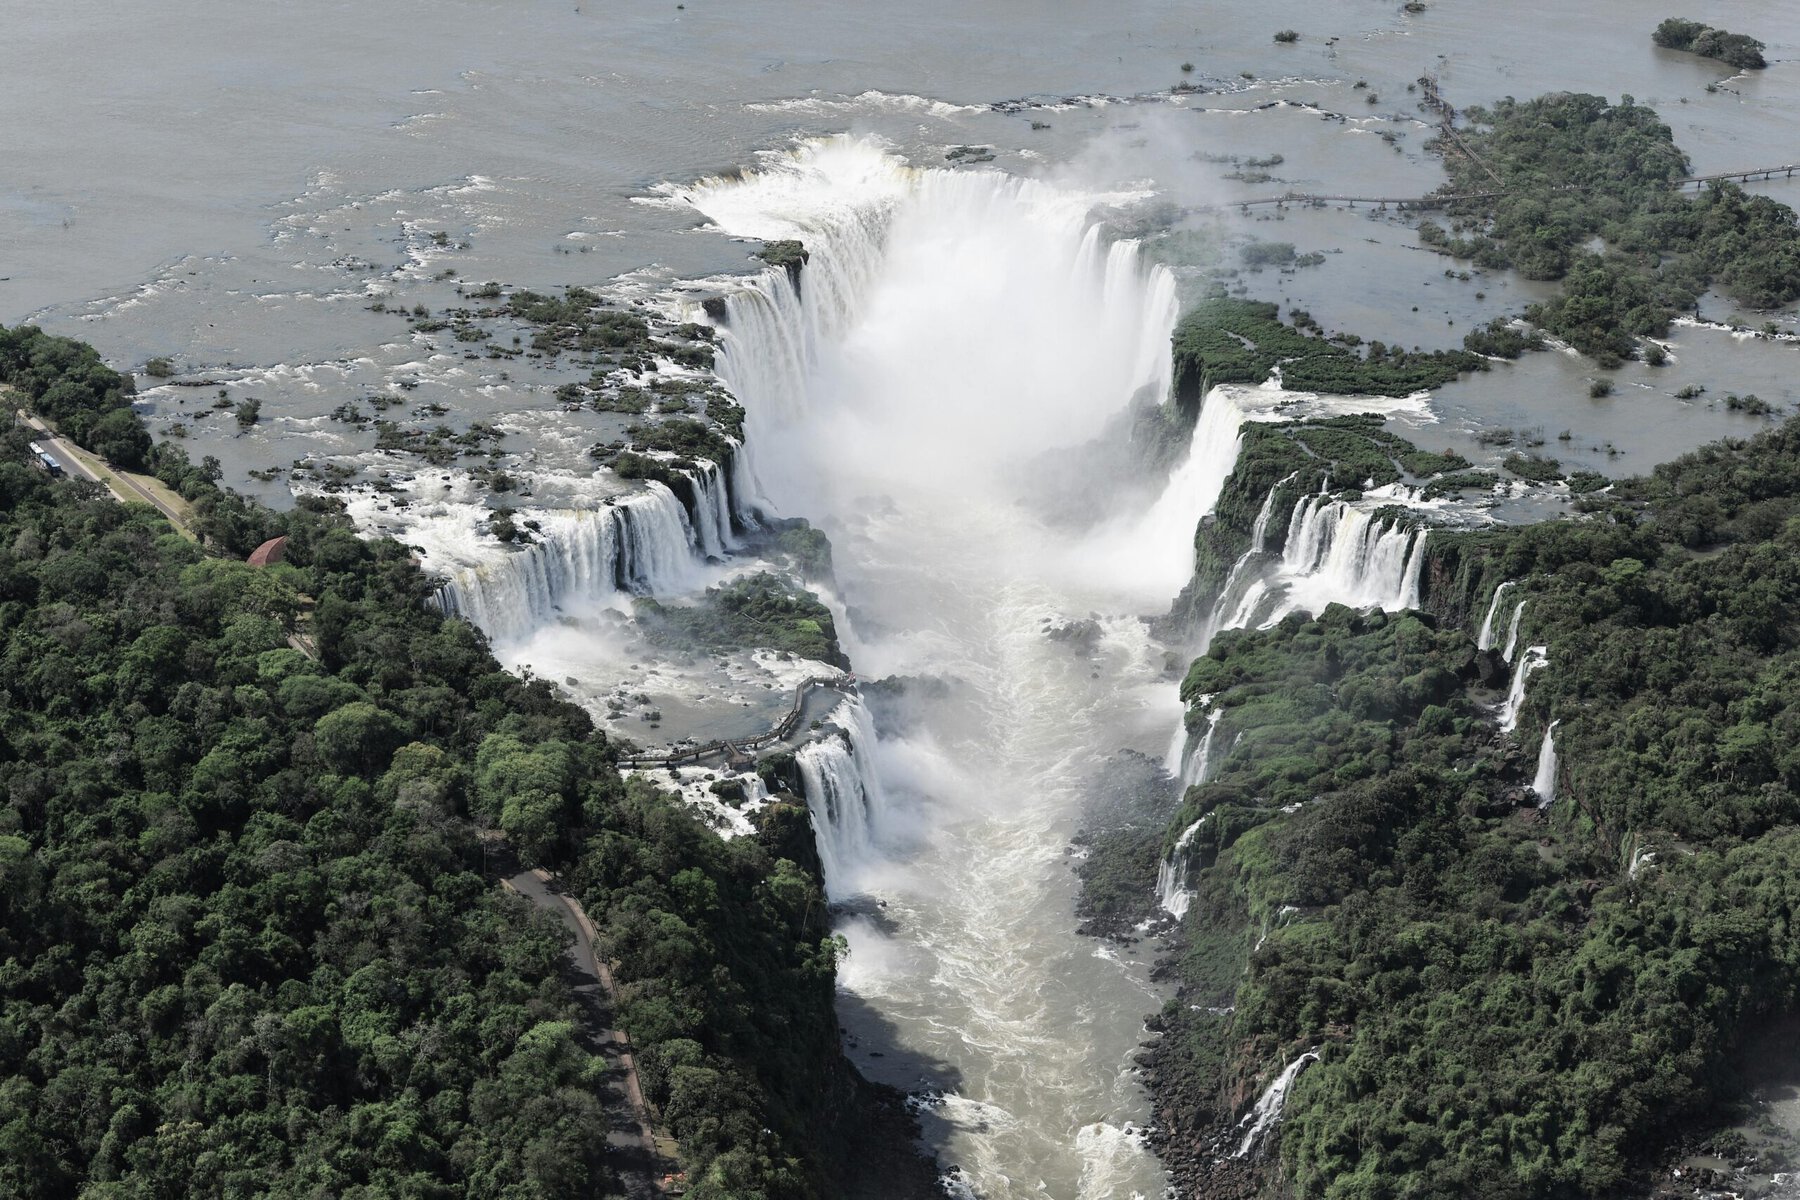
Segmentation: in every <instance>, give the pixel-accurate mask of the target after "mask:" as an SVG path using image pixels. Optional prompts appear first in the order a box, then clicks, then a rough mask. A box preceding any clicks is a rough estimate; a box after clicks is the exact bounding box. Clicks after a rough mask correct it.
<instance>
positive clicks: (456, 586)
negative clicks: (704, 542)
mask: <svg viewBox="0 0 1800 1200" xmlns="http://www.w3.org/2000/svg"><path fill="white" fill-rule="evenodd" d="M714 470H715V472H716V470H717V469H716V468H715V469H714ZM537 519H538V520H539V522H540V525H541V528H540V529H539V530H538V540H537V541H535V542H533V543H532V544H530V545H529V546H526V547H524V548H522V549H517V550H509V551H507V552H506V553H504V554H502V555H501V556H500V557H499V558H496V559H493V560H490V561H488V562H483V563H480V564H477V565H475V566H471V567H464V568H462V569H460V570H457V571H456V572H454V573H453V574H452V575H451V577H450V580H449V582H447V583H446V584H444V586H443V587H441V588H440V589H438V594H437V600H438V605H439V607H441V608H442V609H443V611H444V612H445V613H446V614H447V615H449V616H457V617H462V618H464V619H465V620H467V621H469V622H470V623H471V624H473V625H475V626H477V627H478V628H480V629H481V630H482V632H484V633H486V634H487V635H488V637H490V638H492V639H493V640H494V641H496V642H504V641H510V640H513V639H516V638H520V637H524V636H525V635H527V634H529V633H531V632H532V631H533V630H535V629H537V628H539V627H540V626H542V625H544V624H546V623H548V622H550V621H553V620H555V619H557V617H558V616H559V615H560V614H561V613H562V612H564V611H565V609H566V608H567V607H568V606H570V605H585V604H604V603H607V602H609V601H611V600H612V599H613V598H614V597H615V596H617V595H618V594H619V593H621V592H623V593H632V594H643V593H649V592H658V591H671V590H676V589H678V588H680V587H682V586H683V585H685V584H686V583H687V582H689V579H690V575H691V573H692V570H693V567H694V556H695V553H696V550H697V549H698V545H697V541H696V536H695V533H694V529H693V526H692V525H691V524H690V523H689V521H688V515H687V510H686V509H685V508H684V507H683V506H682V503H681V501H680V500H677V499H676V498H675V493H673V492H671V491H670V490H669V489H668V488H667V487H665V486H663V485H662V484H661V483H658V482H655V481H651V482H650V483H648V484H647V485H646V489H645V491H644V492H642V493H640V494H638V495H634V496H630V497H628V498H626V499H623V500H620V501H618V502H617V503H614V504H609V505H606V506H603V507H601V508H598V509H593V510H564V511H558V512H549V513H544V514H542V515H541V516H540V517H539V518H537ZM721 544H722V543H721Z"/></svg>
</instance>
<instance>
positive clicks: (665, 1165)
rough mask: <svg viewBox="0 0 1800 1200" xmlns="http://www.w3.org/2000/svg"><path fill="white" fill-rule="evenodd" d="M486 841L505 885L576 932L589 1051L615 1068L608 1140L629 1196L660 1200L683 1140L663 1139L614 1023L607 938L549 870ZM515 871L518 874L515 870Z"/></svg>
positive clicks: (607, 1098) (670, 1185) (495, 837)
mask: <svg viewBox="0 0 1800 1200" xmlns="http://www.w3.org/2000/svg"><path fill="white" fill-rule="evenodd" d="M483 838H484V841H485V842H486V843H487V845H488V853H489V854H490V855H492V856H495V857H497V858H499V860H500V862H501V864H502V865H501V866H500V871H501V881H500V882H501V886H503V887H505V888H506V889H507V890H508V891H511V892H515V893H517V894H518V895H521V896H523V897H525V898H526V899H527V900H529V901H531V902H532V903H533V904H535V905H537V906H538V907H539V908H541V909H543V910H544V911H545V912H549V913H552V914H554V915H555V916H556V918H557V919H558V920H560V921H561V922H562V923H563V924H564V925H565V926H566V927H567V928H568V929H569V931H570V932H571V933H573V934H574V935H575V944H574V945H573V946H571V947H570V948H569V959H570V963H571V966H572V967H573V968H574V971H575V973H576V975H577V976H578V977H580V978H584V979H586V980H589V981H590V982H586V983H580V984H577V985H576V986H575V988H574V992H575V999H576V1001H577V1002H578V1003H579V1004H580V1005H581V1007H582V1010H583V1012H584V1014H585V1016H586V1022H585V1024H586V1027H587V1033H588V1037H587V1041H588V1049H589V1050H590V1051H591V1052H592V1053H595V1054H598V1055H600V1056H601V1057H603V1058H604V1059H605V1060H606V1062H607V1066H608V1068H609V1070H608V1071H607V1077H606V1083H605V1086H604V1091H605V1094H604V1095H603V1096H602V1100H603V1102H604V1103H605V1106H606V1110H607V1113H608V1115H609V1118H610V1120H609V1123H608V1128H607V1132H606V1143H607V1147H608V1151H609V1154H608V1157H609V1160H610V1165H611V1166H612V1169H613V1171H614V1172H615V1173H616V1174H617V1175H618V1177H619V1183H620V1185H621V1186H622V1187H623V1188H624V1192H625V1195H626V1196H628V1197H630V1200H658V1198H659V1197H661V1196H663V1195H665V1194H672V1193H673V1192H675V1191H678V1190H679V1185H678V1184H676V1183H675V1180H674V1177H673V1176H672V1175H671V1172H672V1171H673V1170H674V1167H673V1166H672V1163H673V1161H674V1155H675V1143H674V1141H673V1140H672V1139H669V1138H666V1137H665V1138H662V1139H660V1140H659V1139H658V1137H657V1135H656V1132H655V1129H654V1127H653V1125H652V1123H651V1119H650V1109H649V1106H648V1105H647V1104H645V1103H644V1091H643V1087H642V1086H641V1085H640V1084H639V1082H638V1072H637V1062H636V1060H635V1059H634V1057H633V1056H632V1053H631V1042H630V1039H628V1038H627V1037H626V1036H625V1032H624V1031H623V1030H621V1029H618V1028H616V1027H615V1026H614V1024H613V1021H614V1015H613V1014H614V1005H615V1003H616V996H617V991H616V989H615V987H614V985H613V977H612V968H611V966H609V965H608V964H607V962H606V960H605V959H603V958H601V957H600V954H599V952H598V951H597V949H596V943H597V942H598V940H599V936H600V935H599V933H598V932H597V931H596V930H595V929H594V923H593V922H592V921H590V920H588V915H587V913H585V912H583V911H582V908H581V905H580V904H579V903H578V902H577V901H576V900H575V898H574V897H572V896H570V895H569V894H568V893H567V892H565V891H564V890H563V888H562V884H561V883H560V882H558V881H557V880H556V878H555V877H554V876H552V875H551V874H550V873H549V872H548V871H546V870H544V869H543V868H541V867H534V868H533V869H531V870H529V871H514V870H513V868H515V867H517V866H518V864H517V862H516V861H513V858H512V850H511V848H510V847H509V846H507V844H506V841H505V839H504V838H503V837H501V836H500V835H499V834H498V833H496V832H494V831H487V832H486V833H484V834H483ZM509 871H512V872H513V873H511V874H507V872H509Z"/></svg>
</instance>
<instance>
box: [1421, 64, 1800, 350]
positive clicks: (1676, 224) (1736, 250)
mask: <svg viewBox="0 0 1800 1200" xmlns="http://www.w3.org/2000/svg"><path fill="white" fill-rule="evenodd" d="M1464 116H1465V117H1466V118H1467V120H1468V122H1469V127H1468V128H1467V129H1465V130H1463V131H1461V135H1460V136H1461V140H1462V144H1463V146H1464V147H1466V148H1467V150H1468V153H1467V154H1465V153H1463V152H1462V151H1461V149H1459V148H1457V147H1453V146H1444V145H1440V147H1439V148H1440V149H1441V150H1443V151H1444V154H1443V159H1444V169H1445V171H1446V172H1447V173H1448V174H1449V176H1450V181H1449V183H1447V184H1446V185H1445V186H1444V188H1443V189H1442V190H1443V192H1444V194H1445V195H1448V196H1475V197H1478V198H1471V199H1461V200H1456V201H1453V202H1451V203H1450V204H1449V205H1448V206H1447V213H1448V215H1449V219H1450V228H1448V229H1445V228H1443V227H1442V226H1441V225H1439V224H1437V223H1436V222H1430V221H1427V222H1425V223H1423V224H1421V226H1420V227H1419V237H1420V240H1421V241H1423V242H1424V243H1425V244H1426V245H1429V246H1434V247H1436V248H1438V249H1440V250H1442V251H1444V252H1446V253H1448V254H1451V255H1454V256H1455V257H1457V258H1464V259H1472V260H1474V261H1475V262H1477V263H1479V264H1480V265H1482V266H1484V267H1490V268H1495V269H1499V268H1508V267H1510V268H1512V269H1514V270H1516V271H1518V272H1519V273H1520V274H1522V275H1524V276H1525V277H1526V278H1528V279H1546V280H1560V281H1561V282H1562V290H1561V292H1560V293H1559V294H1558V295H1556V296H1555V297H1553V298H1552V299H1550V300H1548V301H1546V302H1544V303H1542V304H1536V305H1533V306H1532V307H1531V308H1529V309H1527V310H1526V313H1525V318H1526V319H1527V320H1528V321H1530V322H1531V323H1532V324H1534V325H1536V326H1538V327H1539V328H1542V329H1544V330H1546V331H1548V332H1549V333H1552V334H1554V335H1555V336H1556V337H1558V338H1561V339H1562V340H1563V341H1565V342H1567V343H1569V344H1570V345H1572V346H1574V347H1575V348H1576V349H1577V350H1580V351H1581V352H1582V353H1583V354H1587V355H1591V356H1592V357H1593V358H1594V359H1595V360H1596V362H1598V363H1599V365H1600V366H1602V367H1616V366H1618V365H1619V364H1620V363H1622V362H1623V361H1624V360H1626V359H1628V358H1635V357H1644V358H1646V359H1648V360H1649V361H1651V362H1653V363H1655V362H1660V361H1661V357H1660V355H1661V350H1660V348H1658V347H1656V346H1655V345H1653V344H1652V343H1649V342H1647V341H1646V340H1645V339H1648V338H1652V337H1660V336H1662V335H1663V334H1665V333H1667V332H1668V328H1669V322H1670V320H1671V319H1673V318H1674V317H1675V316H1677V315H1679V314H1680V313H1683V312H1687V311H1691V310H1692V309H1693V308H1694V306H1695V304H1696V303H1697V302H1698V301H1699V299H1700V297H1701V296H1702V295H1703V294H1705V293H1706V292H1707V291H1708V290H1709V289H1710V288H1714V287H1717V288H1719V289H1720V290H1722V291H1724V292H1725V294H1727V295H1728V296H1730V297H1731V298H1733V299H1734V300H1736V301H1737V302H1738V303H1740V304H1743V305H1744V306H1745V307H1747V308H1753V309H1766V308H1775V307H1779V306H1781V305H1786V304H1790V303H1792V302H1793V301H1794V300H1796V299H1800V224H1796V221H1795V216H1794V210H1793V209H1792V208H1790V207H1788V206H1787V205H1785V204H1782V203H1780V202H1778V201H1776V200H1773V199H1770V198H1769V197H1767V196H1760V195H1754V194H1751V193H1749V192H1746V191H1745V190H1744V189H1743V188H1741V187H1739V186H1738V185H1736V184H1734V183H1728V182H1717V183H1710V184H1707V185H1706V186H1705V187H1704V188H1703V189H1701V190H1700V191H1699V192H1698V193H1683V192H1681V191H1678V190H1677V189H1676V188H1675V187H1674V186H1673V181H1675V180H1677V179H1681V178H1683V177H1685V176H1687V175H1688V173H1689V166H1688V162H1687V157H1686V156H1685V155H1684V154H1682V152H1681V150H1680V149H1679V148H1678V147H1677V146H1676V145H1675V139H1674V135H1673V134H1672V133H1671V132H1670V131H1669V127H1668V126H1667V125H1665V124H1663V122H1662V121H1661V119H1660V118H1658V117H1657V115H1656V113H1655V111H1654V110H1652V109H1651V108H1649V107H1648V106H1645V105H1640V104H1637V103H1635V102H1634V101H1633V100H1632V98H1631V97H1629V96H1626V97H1622V98H1621V99H1620V101H1619V103H1618V104H1608V103H1607V102H1606V100H1605V99H1604V98H1602V97H1600V96H1590V95H1580V94H1576V93H1569V92H1561V93H1556V94H1553V95H1548V96H1540V97H1538V98H1537V99H1535V100H1524V101H1516V100H1511V99H1508V100H1503V101H1501V102H1500V103H1498V104H1496V105H1494V106H1493V107H1492V108H1491V109H1484V108H1470V109H1468V110H1467V111H1466V112H1465V113H1464ZM1490 171H1491V172H1493V175H1490V174H1489V172H1490ZM1494 176H1498V178H1499V181H1500V182H1499V186H1498V187H1497V188H1496V185H1495V182H1494ZM1495 191H1500V192H1502V193H1503V194H1501V195H1498V196H1488V195H1486V193H1491V192H1495ZM1596 239H1598V242H1599V243H1600V244H1601V248H1600V249H1598V250H1596V249H1594V248H1592V247H1593V245H1594V243H1595V241H1596ZM1471 348H1476V347H1474V346H1473V345H1471Z"/></svg>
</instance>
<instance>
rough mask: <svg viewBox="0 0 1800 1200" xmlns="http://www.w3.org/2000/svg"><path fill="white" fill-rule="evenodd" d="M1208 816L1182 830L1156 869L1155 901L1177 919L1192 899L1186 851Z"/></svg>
mask: <svg viewBox="0 0 1800 1200" xmlns="http://www.w3.org/2000/svg"><path fill="white" fill-rule="evenodd" d="M1210 816H1212V814H1211V813H1207V814H1206V816H1203V817H1201V818H1200V819H1199V820H1198V821H1195V822H1194V823H1193V824H1192V825H1189V826H1188V827H1187V828H1186V829H1184V830H1182V831H1181V836H1180V837H1179V838H1176V839H1175V847H1174V849H1172V850H1170V851H1169V857H1167V858H1165V859H1163V861H1162V865H1161V866H1159V867H1158V868H1157V869H1156V902H1157V904H1158V906H1160V907H1161V908H1162V910H1163V911H1164V912H1166V913H1168V914H1169V915H1170V916H1171V917H1174V918H1175V919H1176V920H1177V921H1179V920H1181V919H1182V918H1183V917H1185V916H1187V910H1188V905H1189V904H1191V903H1192V902H1193V899H1194V893H1193V892H1191V891H1189V890H1188V851H1189V849H1190V848H1191V847H1192V846H1193V844H1194V835H1195V834H1197V833H1199V832H1200V827H1201V826H1202V825H1204V824H1206V818H1207V817H1210Z"/></svg>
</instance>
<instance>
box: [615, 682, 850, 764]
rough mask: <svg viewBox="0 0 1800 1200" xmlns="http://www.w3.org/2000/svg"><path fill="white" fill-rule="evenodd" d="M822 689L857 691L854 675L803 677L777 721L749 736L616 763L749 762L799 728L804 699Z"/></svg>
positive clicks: (843, 693)
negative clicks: (721, 760) (771, 727)
mask: <svg viewBox="0 0 1800 1200" xmlns="http://www.w3.org/2000/svg"><path fill="white" fill-rule="evenodd" d="M822 692H830V693H835V694H836V695H839V696H854V695H857V694H858V688H857V682H856V676H854V675H815V676H813V677H812V678H810V679H807V680H805V681H803V682H802V683H801V684H800V685H799V686H798V687H796V688H795V689H794V703H793V705H792V707H790V708H789V709H788V713H787V715H786V716H785V717H783V718H782V719H781V721H780V723H779V724H777V725H776V726H775V727H774V728H773V729H771V730H769V731H768V732H767V733H759V734H756V735H755V736H753V737H747V738H732V739H720V740H718V741H712V742H707V743H705V744H703V745H699V746H689V747H686V748H685V749H681V750H676V751H673V752H671V753H669V754H654V755H645V754H639V755H632V756H630V757H627V758H621V759H620V760H619V766H620V767H621V768H622V769H625V770H649V769H655V768H658V767H681V766H689V765H692V764H694V763H699V762H704V761H705V760H707V759H711V758H719V759H723V760H724V762H725V763H726V764H728V765H731V766H749V765H751V764H753V763H754V762H755V761H756V759H757V758H758V757H760V755H761V752H762V751H765V750H768V749H769V748H771V747H773V746H777V745H781V744H783V743H785V742H786V741H787V740H788V739H789V738H791V737H793V735H794V732H795V730H797V729H799V728H800V725H801V723H802V722H803V721H804V720H805V718H806V714H807V711H808V702H809V701H810V700H811V699H812V698H813V697H814V696H815V695H817V694H819V693H822Z"/></svg>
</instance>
